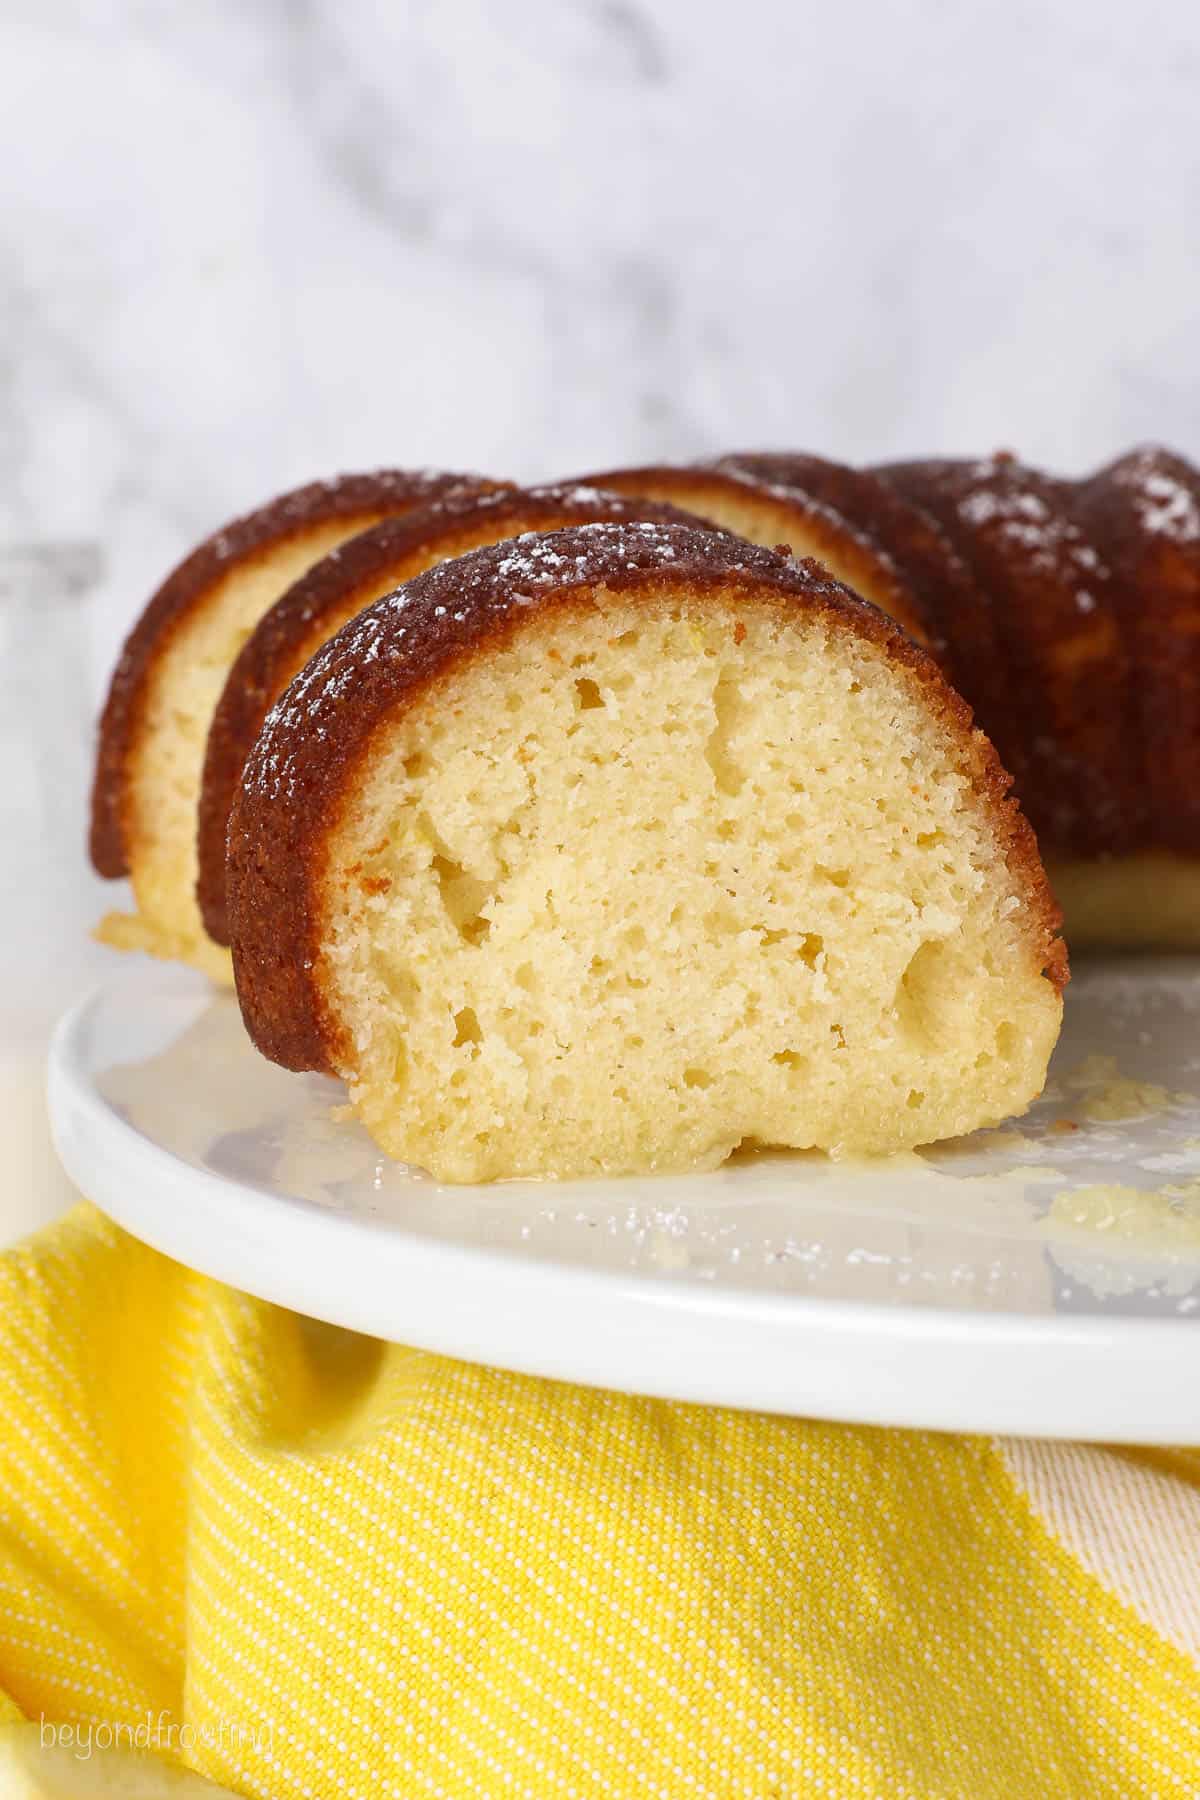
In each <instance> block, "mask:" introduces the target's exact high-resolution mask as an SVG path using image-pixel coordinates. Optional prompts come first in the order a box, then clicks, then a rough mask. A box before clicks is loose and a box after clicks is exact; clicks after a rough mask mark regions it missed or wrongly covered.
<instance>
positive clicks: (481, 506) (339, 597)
mask: <svg viewBox="0 0 1200 1800" xmlns="http://www.w3.org/2000/svg"><path fill="white" fill-rule="evenodd" d="M632 519H658V520H662V521H668V520H672V519H673V520H675V521H676V522H677V523H687V522H690V523H692V524H696V523H697V522H698V521H696V520H695V519H691V520H690V521H689V518H688V515H687V514H685V513H683V512H680V511H679V510H678V509H677V508H675V507H670V506H659V505H656V504H655V503H654V502H653V501H649V500H644V499H625V498H623V497H622V496H621V495H618V494H608V493H601V492H599V491H598V490H597V489H595V488H587V487H539V488H511V487H505V488H493V489H491V490H490V491H488V492H483V493H479V492H472V491H469V490H468V491H465V492H463V491H456V492H454V493H451V494H449V495H447V496H446V498H444V499H441V500H436V501H434V502H433V503H432V504H431V505H429V506H426V507H421V508H420V509H419V510H417V511H415V512H409V513H404V514H402V515H401V516H399V517H397V518H391V519H385V520H384V521H383V522H382V524H379V525H376V526H373V527H372V528H371V529H370V530H369V531H365V532H363V533H362V534H361V535H360V536H358V537H356V538H352V539H351V540H350V541H349V542H348V543H345V544H342V545H340V546H339V547H338V548H337V549H335V550H331V551H330V553H329V555H328V556H325V557H323V558H322V559H321V561H320V562H318V563H315V564H314V565H313V567H312V568H311V569H309V570H308V571H307V572H306V573H305V574H304V575H302V576H301V577H300V579H299V581H297V582H295V583H294V584H293V585H292V587H290V588H289V589H288V590H287V592H286V593H285V594H283V595H282V596H281V597H280V598H279V599H278V600H277V601H276V602H275V604H274V605H273V606H272V607H271V608H270V609H269V611H268V612H266V613H265V614H264V615H263V617H262V619H261V620H260V621H259V623H258V625H257V626H256V627H255V629H254V630H253V631H252V632H251V634H250V636H249V638H248V639H247V640H246V642H245V644H244V645H243V646H242V649H241V650H240V651H239V653H238V655H237V658H236V659H235V661H234V663H233V666H232V668H231V669H230V671H229V674H228V676H227V678H226V681H225V686H224V689H223V691H222V693H221V697H220V699H219V700H218V702H217V706H216V710H215V712H214V713H213V718H212V724H211V726H210V728H209V733H208V748H207V753H206V756H205V763H204V774H203V779H202V781H201V786H200V807H199V839H198V845H197V851H198V862H199V877H198V883H197V892H198V895H199V901H200V911H201V914H202V917H203V920H204V924H205V927H206V928H207V930H208V933H209V935H210V937H212V938H213V939H214V940H215V941H216V942H217V943H219V944H228V942H229V926H228V918H227V913H226V906H225V835H226V830H227V827H228V824H229V810H230V807H231V805H232V803H233V796H234V794H235V792H236V791H237V786H238V783H239V782H240V780H241V776H242V768H243V766H244V764H245V761H246V758H247V756H248V755H249V754H250V751H251V748H252V747H253V744H254V740H255V738H256V737H257V736H258V733H259V731H260V729H261V727H262V722H263V720H264V718H265V717H266V715H267V712H268V710H269V708H270V707H271V705H272V704H273V702H274V701H275V700H276V699H277V698H278V697H279V695H280V694H281V693H282V692H283V690H284V688H285V687H286V686H287V684H288V682H289V681H291V680H292V678H293V676H295V675H298V674H299V672H300V670H301V669H302V668H303V667H304V665H305V663H306V662H307V661H308V659H309V657H310V656H312V655H313V653H314V652H315V651H316V650H318V649H319V648H320V646H321V645H322V644H323V643H324V642H325V640H326V638H328V637H331V636H332V635H333V633H334V632H335V631H336V630H338V629H339V627H340V626H342V625H344V624H345V623H346V621H347V620H348V619H352V618H353V617H354V615H355V613H358V612H361V611H362V610H363V608H364V607H366V606H368V605H370V603H371V602H372V601H373V600H378V599H379V598H380V597H381V596H382V595H384V594H387V593H389V592H390V591H391V590H392V589H393V588H396V587H399V586H400V585H401V583H402V582H404V581H408V580H409V579H411V577H412V576H414V575H419V574H421V573H422V571H423V570H425V569H428V568H432V567H433V565H434V564H435V563H439V562H444V561H445V560H446V559H447V558H448V557H451V556H460V555H462V554H463V552H464V551H466V550H472V549H475V548H476V547H478V546H479V545H481V544H494V543H497V542H498V541H499V540H500V539H502V538H511V537H516V536H517V535H519V534H520V533H521V532H526V531H553V530H555V529H556V528H559V527H562V526H566V525H583V524H587V523H589V522H596V521H603V520H611V521H614V522H620V521H621V520H632Z"/></svg>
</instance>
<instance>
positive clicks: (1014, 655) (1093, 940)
mask: <svg viewBox="0 0 1200 1800" xmlns="http://www.w3.org/2000/svg"><path fill="white" fill-rule="evenodd" d="M590 479H592V480H594V481H597V482H599V483H603V484H605V485H611V486H613V487H615V488H617V489H618V490H619V491H621V492H622V493H637V492H641V493H645V494H648V495H651V496H653V497H654V498H656V499H661V500H674V501H675V502H676V503H679V504H686V505H687V506H688V507H689V508H690V509H691V510H692V511H694V512H697V513H699V514H700V515H701V516H703V517H705V518H708V519H710V520H712V521H714V522H716V523H719V524H721V525H724V526H726V527H728V528H730V529H733V530H736V531H739V532H741V534H742V535H744V536H747V537H750V538H752V539H753V540H754V541H756V542H759V543H772V542H783V543H786V544H789V545H790V546H791V548H792V549H793V550H794V551H796V552H797V553H801V554H813V555H816V556H819V557H820V558H821V559H822V560H823V561H824V562H825V563H826V564H827V566H828V567H830V568H831V569H832V570H833V571H834V572H835V573H836V574H838V575H839V576H840V577H841V578H842V579H844V580H846V581H847V582H849V583H850V584H851V585H853V586H855V587H856V588H857V590H858V591H859V592H860V593H862V594H863V595H864V596H865V597H866V598H868V599H870V600H873V601H874V602H875V603H876V604H877V605H878V606H880V607H882V608H883V610H884V611H886V612H888V613H890V614H891V615H892V617H893V618H895V619H896V620H897V622H898V623H900V624H902V625H904V626H905V628H906V629H907V630H909V631H910V632H913V633H914V635H916V636H918V637H919V638H920V639H921V640H922V641H923V642H925V643H926V644H927V645H928V647H929V648H930V650H931V651H932V653H933V654H934V655H935V656H936V657H937V658H938V660H939V662H940V663H941V665H942V667H943V669H944V670H945V672H946V673H947V674H948V675H949V676H950V678H951V680H952V681H953V682H954V684H955V685H956V686H957V687H958V689H959V690H960V692H961V693H962V694H963V696H964V697H965V698H966V699H967V701H968V702H969V703H970V705H971V706H972V708H973V709H974V712H975V715H976V718H977V719H978V721H979V723H980V725H981V726H982V728H983V729H984V730H985V731H986V732H987V734H988V735H989V736H990V737H991V738H992V740H993V742H994V743H995V745H996V747H997V749H998V751H999V753H1000V757H1001V760H1002V762H1003V763H1004V764H1005V766H1006V767H1007V768H1009V769H1010V770H1011V771H1012V773H1013V776H1014V777H1015V780H1016V786H1017V792H1018V794H1019V795H1020V798H1021V803H1022V805H1023V807H1024V809H1025V811H1026V813H1027V814H1028V816H1029V819H1030V821H1031V823H1032V824H1033V826H1034V828H1035V831H1036V833H1037V836H1038V839H1039V842H1040V845H1041V848H1042V853H1043V855H1044V856H1045V858H1046V863H1047V867H1048V869H1049V873H1050V878H1051V882H1052V885H1053V886H1054V888H1055V890H1056V892H1057V894H1058V896H1059V898H1060V900H1061V901H1062V903H1063V906H1064V910H1065V914H1066V925H1067V935H1068V938H1069V939H1070V940H1071V942H1072V943H1073V944H1075V945H1077V946H1084V945H1088V944H1110V945H1116V946H1121V945H1138V946H1151V945H1162V946H1176V947H1185V946H1196V945H1200V782H1198V781H1197V779H1196V773H1197V746H1198V745H1200V474H1198V473H1197V471H1196V470H1195V469H1193V468H1192V467H1191V466H1190V465H1189V464H1187V463H1186V462H1184V461H1183V460H1182V459H1181V458H1179V457H1175V456H1172V455H1171V454H1170V453H1169V452H1166V451H1163V450H1156V449H1143V450H1139V451H1135V452H1134V453H1133V454H1132V455H1130V456H1127V457H1123V458H1122V459H1121V460H1120V461H1118V462H1116V463H1114V464H1112V465H1111V466H1110V467H1108V468H1106V469H1102V470H1101V471H1100V472H1099V473H1098V474H1096V475H1094V476H1092V477H1091V478H1089V479H1087V480H1085V481H1081V482H1071V481H1063V480H1058V479H1055V478H1054V477H1051V476H1048V475H1044V474H1041V473H1040V472H1038V471H1036V470H1033V469H1030V468H1027V467H1025V466H1024V465H1022V464H1021V463H1019V462H1018V461H1017V460H1016V459H1015V458H1014V457H1012V456H1010V455H1007V454H1000V455H997V456H993V457H988V458H984V459H981V460H977V461H969V460H961V461H952V460H943V461H938V462H910V463H900V464H894V465H891V466H888V467H883V468H879V469H875V470H870V471H868V470H853V469H848V468H845V467H842V466H840V465H837V464H832V463H829V462H825V461H822V460H821V459H820V458H817V457H812V456H802V455H785V454H779V455H767V454H762V455H740V456H727V457H723V458H721V459H720V460H719V461H718V462H716V463H714V464H711V465H704V466H697V467H692V468H683V469H670V468H655V469H631V470H618V471H610V472H608V473H606V474H604V475H602V476H595V477H591V478H590ZM789 505H790V506H791V507H792V510H793V513H794V523H793V524H791V525H789V524H788V523H787V522H786V519H785V515H786V512H787V509H788V507H789ZM872 559H874V560H873V561H872ZM897 596H899V601H897Z"/></svg>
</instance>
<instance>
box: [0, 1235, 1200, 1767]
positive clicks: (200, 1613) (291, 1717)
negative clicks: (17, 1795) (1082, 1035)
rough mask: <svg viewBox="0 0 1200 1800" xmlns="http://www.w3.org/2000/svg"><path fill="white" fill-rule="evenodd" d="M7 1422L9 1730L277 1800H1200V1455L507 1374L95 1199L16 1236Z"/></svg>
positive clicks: (3, 1681)
mask: <svg viewBox="0 0 1200 1800" xmlns="http://www.w3.org/2000/svg"><path fill="white" fill-rule="evenodd" d="M0 1421H2V1428H0V1590H2V1593H0V1687H2V1688H3V1690H4V1693H5V1694H6V1695H7V1697H8V1709H9V1711H10V1712H11V1713H13V1714H14V1715H15V1714H16V1712H17V1711H18V1710H19V1712H20V1713H22V1714H24V1715H25V1716H26V1717H29V1718H33V1719H41V1720H43V1721H44V1722H57V1724H58V1726H59V1728H61V1729H66V1728H67V1727H68V1726H69V1727H70V1728H71V1730H72V1731H73V1732H75V1733H76V1734H78V1737H79V1739H86V1740H87V1741H88V1742H94V1743H95V1744H96V1745H98V1746H100V1745H103V1743H104V1742H105V1741H106V1739H107V1740H112V1741H122V1733H123V1734H124V1738H123V1741H124V1742H126V1743H129V1742H131V1741H132V1742H136V1743H140V1744H142V1745H145V1744H146V1743H149V1744H150V1745H151V1746H152V1747H157V1748H160V1749H161V1750H162V1751H163V1752H164V1753H165V1754H166V1755H168V1756H171V1757H173V1758H176V1759H178V1760H181V1761H184V1762H186V1763H189V1764H190V1765H191V1766H193V1767H195V1768H198V1769H200V1770H203V1771H204V1772H205V1773H207V1774H209V1775H211V1776H212V1777H214V1778H215V1779H217V1780H219V1781H222V1782H224V1783H226V1784H228V1785H229V1786H230V1787H232V1788H234V1789H236V1790H238V1791H239V1792H241V1793H243V1794H245V1795H248V1796H255V1797H258V1796H261V1797H262V1800H302V1797H303V1800H326V1797H328V1800H334V1797H335V1796H336V1800H382V1797H383V1796H392V1797H395V1800H401V1797H402V1800H410V1797H417V1796H446V1797H453V1800H460V1797H466V1796H483V1797H484V1800H492V1797H493V1796H495V1797H497V1800H499V1797H501V1796H504V1797H506V1800H507V1797H509V1796H513V1797H515V1796H529V1797H530V1800H557V1797H559V1796H563V1797H564V1800H565V1797H566V1796H578V1797H580V1800H602V1797H603V1800H611V1797H613V1796H617V1797H618V1800H622V1797H624V1796H631V1797H632V1796H639V1797H640V1796H644V1795H646V1796H661V1797H663V1800H687V1797H688V1796H719V1797H720V1800H725V1797H726V1796H730V1797H733V1796H743V1795H744V1796H746V1797H747V1800H750V1797H753V1800H786V1797H790V1796H806V1797H807V1796H810V1795H811V1796H826V1797H829V1800H849V1797H854V1796H863V1797H870V1800H896V1797H899V1796H905V1797H909V1800H934V1797H936V1800H947V1797H950V1796H964V1797H966V1796H969V1797H970V1800H989V1797H990V1796H996V1797H997V1800H1001V1797H1003V1800H1014V1797H1018V1800H1024V1797H1025V1796H1030V1797H1033V1796H1037V1797H1038V1800H1052V1797H1055V1796H1060V1795H1061V1796H1064V1797H1068V1796H1069V1797H1070V1800H1080V1797H1081V1796H1092V1795H1095V1796H1102V1795H1105V1796H1106V1795H1112V1796H1113V1797H1114V1800H1132V1797H1133V1796H1142V1795H1145V1796H1155V1797H1156V1800H1157V1797H1158V1796H1164V1795H1195V1794H1197V1793H1200V1671H1198V1665H1197V1660H1196V1652H1197V1648H1198V1645H1200V1604H1198V1601H1197V1592H1198V1584H1197V1575H1196V1568H1197V1565H1198V1564H1200V1558H1198V1557H1197V1555H1196V1551H1197V1549H1198V1548H1200V1461H1197V1459H1196V1458H1195V1457H1193V1456H1190V1455H1189V1454H1188V1453H1174V1454H1170V1453H1165V1452H1163V1453H1153V1454H1148V1455H1147V1456H1144V1457H1139V1456H1118V1455H1116V1454H1114V1453H1106V1452H1100V1451H1084V1450H1077V1449H1076V1450H1068V1449H1064V1450H1063V1451H1062V1452H1061V1454H1060V1453H1058V1452H1056V1451H1055V1450H1054V1448H1053V1447H1051V1446H1036V1445H997V1444H992V1443H989V1442H987V1441H985V1440H983V1439H978V1438H966V1437H943V1436H938V1435H936V1434H930V1433H920V1432H899V1431H882V1430H871V1429H865V1428H858V1427H851V1426H836V1425H822V1424H813V1423H808V1422H803V1421H797V1420H788V1419H776V1418H766V1417H760V1416H755V1415H749V1414H737V1413H731V1412H723V1411H718V1410H715V1409H707V1408H703V1407H696V1406H684V1405H676V1404H671V1403H668V1402H663V1401H657V1400H641V1399H633V1398H629V1397H627V1396H624V1395H620V1394H613V1393H603V1392H597V1391H592V1390H588V1389H584V1388H575V1387H567V1386H563V1385H559V1384H556V1383H553V1382H549V1381H540V1380H535V1379H532V1378H529V1377H524V1376H517V1375H509V1374H504V1373H501V1372H499V1371H497V1370H494V1369H486V1368H476V1367H472V1366H469V1365H467V1364H465V1363H458V1362H453V1361H450V1360H448V1359H446V1358H444V1357H439V1356H433V1355H429V1354H426V1353H424V1352H422V1351H418V1350H411V1349H405V1348H403V1347H400V1346H395V1345H384V1344H380V1343H377V1342H375V1341H373V1340H370V1339H366V1338H361V1337H356V1336H354V1335H352V1334H350V1333H347V1332H342V1331H337V1330H334V1329H333V1328H330V1327H326V1326H322V1325H318V1324H314V1323H312V1322H311V1321H307V1320H305V1319H302V1318H300V1317H298V1316H296V1315H294V1314H291V1313H287V1312H284V1311H281V1310H280V1309H279V1308H277V1307H272V1306H268V1305H265V1304H263V1303H261V1302H258V1301H255V1300H252V1299H250V1298H248V1297H247V1296H245V1295H243V1294H239V1293H236V1292H234V1291H232V1290H231V1289H228V1288H224V1287H221V1286H219V1285H218V1284H216V1283H214V1282H211V1281H209V1280H207V1279H205V1278H203V1277H201V1276H198V1275H195V1274H192V1273H190V1272H189V1271H187V1270H185V1269H183V1268H181V1267H179V1266H178V1265H177V1264H174V1263H172V1262H169V1261H168V1260H166V1259H165V1258H163V1257H161V1256H159V1255H157V1254H155V1253H154V1252H152V1251H150V1250H148V1249H146V1248H145V1247H143V1246H142V1245H140V1244H138V1243H137V1242H135V1241H134V1240H133V1239H132V1238H130V1237H128V1236H126V1235H125V1234H124V1233H122V1232H121V1231H119V1230H118V1229H117V1227H115V1226H114V1225H112V1224H110V1223H109V1222H108V1221H107V1220H106V1219H104V1218H103V1217H102V1216H101V1215H100V1214H99V1213H97V1212H96V1211H94V1210H93V1209H92V1208H91V1207H87V1206H80V1207H78V1208H76V1210H75V1211H74V1212H72V1213H71V1214H69V1215H68V1216H67V1218H65V1219H64V1220H63V1221H61V1222H60V1223H59V1224H58V1225H56V1226H54V1227H52V1228H50V1229H49V1230H47V1231H45V1232H44V1233H43V1234H41V1235H40V1236H38V1237H36V1238H34V1239H33V1240H31V1241H30V1242H28V1243H27V1244H25V1245H22V1246H20V1247H19V1248H17V1249H16V1250H12V1251H9V1252H7V1253H5V1254H4V1256H3V1257H0ZM1114 1496H1115V1498H1114ZM46 1729H47V1730H48V1729H49V1726H48V1725H47V1726H46ZM135 1734H140V1735H136V1736H135Z"/></svg>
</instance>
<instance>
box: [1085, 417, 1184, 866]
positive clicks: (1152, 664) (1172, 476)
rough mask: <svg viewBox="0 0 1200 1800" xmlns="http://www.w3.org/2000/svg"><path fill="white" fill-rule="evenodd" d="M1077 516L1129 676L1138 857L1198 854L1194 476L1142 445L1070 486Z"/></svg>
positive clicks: (1179, 461) (1165, 453) (1175, 459)
mask: <svg viewBox="0 0 1200 1800" xmlns="http://www.w3.org/2000/svg"><path fill="white" fill-rule="evenodd" d="M1072 500H1073V507H1074V511H1075V514H1076V516H1077V517H1078V518H1079V519H1080V521H1081V523H1082V524H1083V526H1084V528H1085V529H1086V530H1087V531H1088V533H1089V534H1090V536H1091V538H1092V540H1093V542H1094V543H1096V544H1097V545H1098V546H1099V548H1100V550H1101V551H1102V552H1103V554H1104V556H1105V558H1106V560H1107V562H1108V564H1109V566H1110V568H1111V569H1112V570H1113V572H1114V575H1115V577H1116V579H1117V582H1118V584H1119V589H1120V592H1121V596H1122V601H1123V618H1124V630H1125V638H1126V643H1127V645H1128V649H1129V655H1130V658H1131V661H1132V666H1133V669H1134V671H1135V681H1134V683H1133V688H1134V702H1135V706H1136V715H1135V718H1134V719H1133V721H1132V724H1133V727H1134V730H1133V732H1132V734H1131V740H1130V741H1131V742H1132V743H1135V744H1137V745H1139V746H1140V750H1141V758H1140V761H1138V762H1136V763H1135V765H1134V766H1135V768H1136V770H1137V773H1138V776H1139V779H1140V780H1141V782H1142V783H1143V793H1144V799H1145V817H1144V824H1143V829H1142V834H1141V841H1140V843H1139V845H1138V847H1139V848H1146V847H1150V848H1153V849H1157V850H1165V851H1175V852H1181V853H1183V854H1185V855H1192V856H1195V855H1196V854H1197V853H1200V781H1198V780H1197V778H1196V777H1197V758H1196V752H1197V746H1198V745H1200V470H1197V469H1195V468H1194V467H1193V466H1192V465H1191V464H1190V463H1188V462H1185V461H1184V459H1183V458H1182V457H1180V456H1176V455H1174V454H1173V453H1172V452H1171V451H1169V450H1164V449H1162V448H1161V447H1160V446H1157V445H1153V444H1146V445H1142V446H1141V447H1140V448H1139V449H1136V450H1132V451H1130V453H1129V454H1128V455H1127V456H1122V457H1120V458H1119V459H1118V460H1117V461H1116V462H1113V463H1110V464H1109V465H1108V466H1107V468H1104V469H1101V470H1100V471H1099V473H1098V474H1096V475H1093V476H1092V477H1091V479H1090V480H1088V481H1081V482H1078V483H1076V484H1074V486H1073V488H1072Z"/></svg>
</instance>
